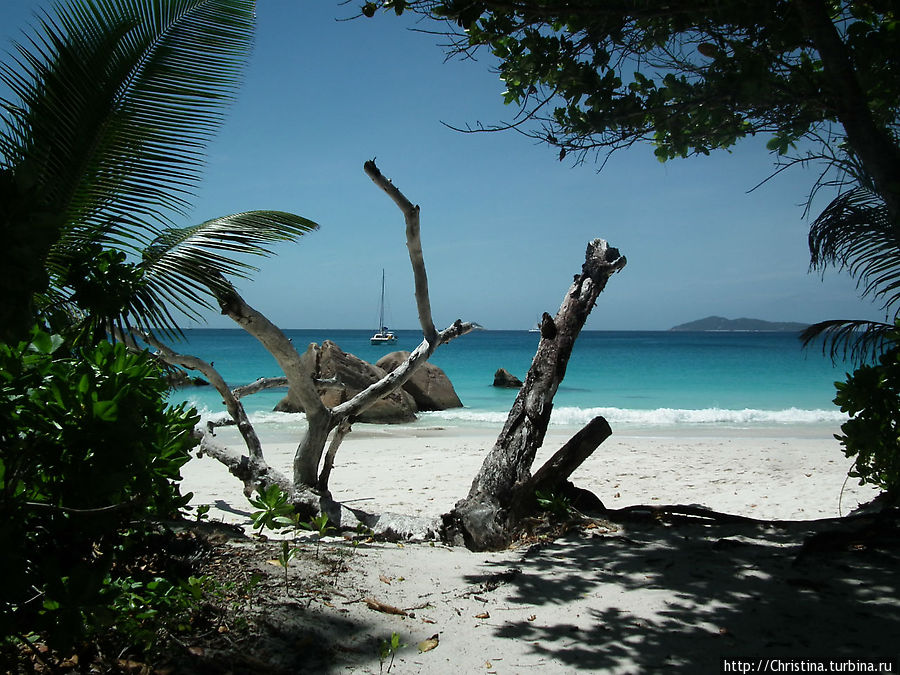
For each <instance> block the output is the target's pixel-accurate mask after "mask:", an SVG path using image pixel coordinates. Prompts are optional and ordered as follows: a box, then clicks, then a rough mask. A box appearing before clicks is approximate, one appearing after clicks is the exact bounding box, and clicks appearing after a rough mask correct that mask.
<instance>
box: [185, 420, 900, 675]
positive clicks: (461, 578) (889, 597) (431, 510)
mask: <svg viewBox="0 0 900 675" xmlns="http://www.w3.org/2000/svg"><path fill="white" fill-rule="evenodd" d="M496 431H497V430H494V429H452V430H448V429H447V430H445V429H439V428H430V429H429V428H419V427H372V426H368V425H357V427H356V428H355V429H354V432H353V433H351V434H350V436H348V438H347V439H346V441H345V442H344V444H343V446H342V448H341V450H340V452H339V454H338V459H337V462H336V465H335V469H334V472H333V474H332V480H331V487H332V492H333V494H334V496H335V498H336V499H338V500H342V501H349V502H351V504H352V505H353V506H355V507H359V508H362V509H365V510H366V511H370V512H380V511H392V512H399V513H412V514H419V515H427V516H437V515H439V514H441V513H444V512H446V511H448V510H449V509H450V508H451V507H452V506H453V504H454V502H455V501H457V500H458V499H461V498H462V497H464V496H465V494H466V493H467V491H468V489H469V485H470V482H471V480H472V477H473V476H474V475H475V473H476V472H477V470H478V468H479V467H480V465H481V462H482V461H483V458H484V456H485V454H486V452H487V451H488V450H489V448H490V447H491V445H492V443H493V440H494V438H495V437H496ZM831 431H832V430H828V429H821V428H818V429H810V428H806V429H803V428H795V429H791V428H784V429H777V430H765V431H761V430H737V429H735V430H722V429H716V430H712V429H709V430H705V431H702V432H695V433H690V434H685V433H684V432H677V433H676V432H672V431H655V432H646V431H645V432H638V431H631V432H628V431H624V432H621V433H617V434H614V435H613V436H612V437H611V438H610V439H608V440H607V441H606V442H605V443H603V444H602V445H601V446H600V448H599V449H598V450H597V452H596V453H595V454H594V456H593V457H591V458H590V459H589V460H588V461H587V462H586V463H585V464H584V465H583V466H582V467H581V468H580V469H579V470H578V471H577V472H576V473H575V474H574V475H573V477H572V480H573V482H574V483H575V484H576V485H577V486H578V487H582V488H586V489H588V490H591V491H592V492H594V493H595V494H596V495H597V496H599V497H600V498H601V499H602V500H603V502H604V503H605V504H606V505H607V506H608V507H621V506H626V505H635V504H649V505H655V504H702V505H704V506H707V507H710V508H712V509H715V510H717V511H722V512H728V513H733V514H740V515H747V516H752V517H755V518H759V519H779V520H782V519H790V520H813V519H818V518H832V517H835V516H838V515H846V514H847V513H848V512H849V511H851V510H852V509H853V508H855V507H856V506H857V504H859V503H862V502H865V501H868V500H869V499H870V498H871V497H872V496H874V492H873V491H872V490H870V489H868V488H861V487H859V486H858V485H857V484H856V481H855V480H852V479H851V480H849V481H847V480H846V472H847V469H848V467H849V461H848V460H846V459H845V458H844V457H843V455H842V453H841V452H840V447H839V445H838V443H837V441H835V440H834V439H833V437H832V436H831ZM229 434H233V430H222V431H220V437H221V439H222V440H225V439H226V438H229ZM569 435H571V432H570V431H568V432H567V431H559V430H555V431H552V432H551V434H550V435H549V437H548V440H547V442H546V443H545V446H544V447H545V449H546V450H545V451H544V452H542V453H541V454H539V457H538V461H537V462H536V464H535V468H537V466H538V465H539V463H540V461H541V457H542V456H549V454H550V453H552V452H553V451H554V450H556V449H557V448H558V447H559V446H560V445H561V444H562V443H563V442H565V440H566V439H567V438H568V436H569ZM281 440H283V439H281ZM264 441H265V439H264ZM265 450H266V457H267V460H268V461H269V462H270V464H273V465H275V466H277V467H279V468H282V469H283V470H285V471H287V470H288V469H289V467H290V459H291V456H292V455H293V451H294V444H293V443H285V442H281V443H275V444H269V445H267V446H266V448H265ZM183 474H184V484H183V490H184V491H192V492H193V493H194V498H193V502H192V503H194V504H211V505H213V508H212V510H211V511H210V517H211V518H212V519H214V520H224V521H226V522H232V523H239V524H242V525H245V526H246V525H247V524H248V523H249V512H250V511H251V510H252V508H251V507H250V505H249V504H248V503H247V501H246V500H245V498H244V497H243V495H242V492H241V485H240V483H239V482H238V481H237V480H236V479H235V478H233V477H232V476H230V475H229V474H228V473H227V471H226V470H225V469H224V468H223V467H222V466H221V465H219V464H218V463H217V462H215V461H214V460H212V459H209V458H203V459H200V460H193V461H191V462H190V463H189V464H188V465H187V466H186V467H185V469H184V470H183ZM816 527H817V526H814V525H804V524H795V525H791V526H786V527H772V526H758V525H744V524H740V525H738V524H732V525H716V526H707V525H696V524H692V525H677V526H671V525H662V524H655V525H649V524H643V525H641V524H628V525H618V526H610V527H603V526H601V527H597V528H595V529H592V530H588V531H586V532H580V533H576V534H570V535H568V536H567V537H565V538H563V539H559V540H557V541H555V542H552V543H544V544H540V545H536V546H523V547H520V548H518V549H515V550H510V551H504V552H499V553H472V552H469V551H467V550H465V549H462V548H448V547H445V546H443V545H440V544H433V543H432V544H429V543H423V544H405V545H403V546H400V545H397V544H389V543H379V544H364V545H362V546H359V547H356V548H353V547H349V546H347V545H345V544H341V543H339V542H340V540H339V539H329V540H327V542H328V544H326V545H330V546H332V547H333V550H337V549H339V548H341V547H342V546H343V547H344V549H345V550H344V554H346V559H347V561H348V567H349V571H348V572H346V573H345V574H344V575H343V576H342V581H341V582H340V583H341V584H342V587H341V588H340V589H337V588H336V589H335V593H334V595H333V596H327V595H326V596H323V597H322V598H321V599H320V600H317V601H316V602H310V603H309V604H308V605H307V603H301V604H302V605H303V607H300V606H299V605H298V607H297V608H296V611H297V612H301V613H304V616H305V617H306V619H308V623H311V625H313V626H314V627H315V626H318V627H320V629H319V632H320V633H323V634H324V635H325V636H327V637H323V638H322V639H323V640H327V641H328V642H329V643H333V644H332V645H331V646H330V647H329V649H328V650H327V651H328V654H330V656H329V657H328V658H327V659H326V660H325V661H319V662H317V665H316V667H315V671H313V670H310V672H323V669H324V671H328V672H358V673H369V672H372V673H374V672H380V670H381V668H382V665H381V664H379V660H378V657H377V654H376V651H377V644H378V643H379V642H380V641H381V640H382V639H385V638H389V637H390V635H391V633H394V632H396V633H398V634H399V635H400V637H401V640H402V642H403V643H404V644H405V645H407V646H406V647H404V648H403V649H401V650H399V652H398V653H397V654H396V657H395V660H394V665H393V668H392V670H391V672H395V673H400V674H402V673H441V674H443V673H452V672H458V673H532V672H540V673H575V672H601V673H645V672H698V673H705V672H709V673H717V672H720V667H721V658H723V657H729V658H731V657H735V658H736V657H754V658H756V657H760V658H763V659H765V658H767V657H776V656H780V657H784V658H789V657H790V658H793V657H796V658H798V659H799V658H804V657H824V656H840V657H841V658H844V659H847V658H850V659H864V658H873V657H889V658H897V657H898V655H900V649H898V643H897V640H896V638H897V636H900V601H898V597H900V564H898V563H900V561H898V558H897V556H896V549H893V550H892V551H889V552H887V553H883V552H881V551H877V550H869V549H866V548H865V547H862V549H861V550H860V551H858V552H856V553H848V552H846V551H842V552H830V553H824V554H821V555H820V554H816V555H805V554H804V555H799V557H798V554H800V551H801V549H800V544H801V543H802V541H803V538H804V536H806V535H808V534H809V533H810V532H813V531H815V529H816ZM364 597H369V598H373V599H375V600H377V601H379V602H381V603H385V604H388V605H392V606H395V607H399V608H403V609H405V610H407V614H408V615H407V616H395V615H390V614H385V613H382V612H377V611H374V610H372V609H370V608H369V607H368V606H367V605H366V603H365V602H362V600H363V598H364ZM286 620H287V619H286ZM314 630H315V628H314ZM432 635H437V636H438V639H439V643H438V646H437V647H436V648H434V649H433V650H430V651H427V652H424V653H423V652H420V651H419V650H418V649H417V648H416V645H417V644H418V643H419V642H420V641H422V640H425V639H426V638H428V637H430V636H432ZM298 640H299V638H298ZM335 645H336V646H335ZM383 667H384V668H385V669H386V668H387V663H385V664H383ZM782 672H789V671H782ZM795 672H797V671H795Z"/></svg>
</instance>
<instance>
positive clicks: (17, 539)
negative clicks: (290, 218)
mask: <svg viewBox="0 0 900 675" xmlns="http://www.w3.org/2000/svg"><path fill="white" fill-rule="evenodd" d="M165 391H166V384H165V381H164V379H163V378H162V376H161V373H160V372H159V369H158V367H157V366H156V365H155V363H154V362H153V361H152V360H151V359H150V358H149V355H147V354H146V353H144V354H133V353H129V352H128V351H127V350H126V349H125V348H124V346H123V345H121V344H117V345H113V344H110V343H108V342H101V343H99V344H97V345H95V346H84V347H72V346H71V345H69V344H67V343H65V342H63V341H62V340H61V339H60V338H59V337H58V336H55V335H50V334H47V333H45V332H42V331H40V330H38V329H35V330H34V331H33V333H32V337H31V340H30V341H27V342H22V343H20V344H18V345H17V346H15V347H11V346H9V345H3V344H0V548H2V550H3V551H4V555H3V556H2V558H0V577H2V578H3V579H4V580H5V581H4V584H3V587H2V591H0V593H2V597H0V632H2V633H4V634H13V633H14V632H22V631H26V630H38V631H44V632H46V633H47V635H48V636H49V637H50V639H51V640H52V641H53V642H54V643H57V644H69V643H71V642H72V641H74V640H76V639H77V638H78V637H79V636H81V635H83V634H84V633H85V631H86V630H87V629H88V627H89V626H90V625H91V623H92V621H93V619H92V618H91V617H92V616H94V614H95V610H96V609H97V608H98V607H100V606H103V605H104V604H106V601H107V599H106V598H104V595H105V594H106V591H105V590H104V584H105V583H106V581H107V579H108V573H109V570H110V569H111V567H112V565H113V563H114V562H115V561H116V560H117V559H118V558H120V557H121V556H123V555H125V554H126V552H127V541H126V540H123V536H125V535H126V534H127V533H128V532H130V531H131V532H133V531H134V528H135V526H136V524H139V522H140V520H141V519H146V518H150V517H170V516H173V515H175V514H176V513H177V511H178V509H179V508H180V507H182V506H183V505H184V504H185V503H186V502H187V500H188V498H189V496H190V495H188V496H187V497H182V496H181V495H180V494H179V489H178V485H177V481H178V480H180V469H181V467H182V466H183V465H184V463H185V462H187V461H188V459H189V454H188V451H189V449H190V448H191V447H193V445H194V444H195V440H194V439H193V437H192V435H191V432H192V430H193V427H194V425H195V424H196V423H197V421H198V420H199V417H198V416H197V415H196V413H195V411H193V410H186V409H185V406H184V405H180V406H177V407H169V406H167V405H166V403H165V402H164V393H165Z"/></svg>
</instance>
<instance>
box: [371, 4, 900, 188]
mask: <svg viewBox="0 0 900 675" xmlns="http://www.w3.org/2000/svg"><path fill="white" fill-rule="evenodd" d="M379 6H380V7H382V8H384V9H385V10H386V11H388V10H391V9H393V10H398V9H401V8H402V9H403V10H405V11H411V12H415V13H418V14H421V15H424V16H427V17H429V18H431V19H434V20H436V21H439V22H441V24H439V25H441V26H442V28H439V29H438V30H444V31H450V35H449V38H450V40H449V42H448V43H447V44H449V45H451V46H450V51H451V53H456V54H463V55H470V54H471V53H472V52H473V51H476V50H479V49H483V50H487V51H489V52H490V53H491V55H492V56H493V57H494V58H495V59H496V60H497V61H498V62H499V65H498V66H497V69H498V71H499V74H500V78H501V79H502V80H503V81H504V82H505V84H506V91H505V92H504V93H503V101H504V102H505V103H506V104H509V105H514V106H516V107H517V108H518V109H519V111H518V112H517V113H516V116H515V122H514V123H512V124H510V125H503V124H501V125H497V127H496V128H515V129H516V130H517V131H519V132H523V133H525V134H527V135H529V136H531V137H533V138H535V139H538V140H541V141H543V142H546V143H548V144H550V145H553V146H557V147H559V148H560V150H561V151H560V153H559V156H560V159H562V158H564V157H566V156H567V154H569V153H573V154H574V155H575V156H576V157H577V158H578V159H579V160H581V159H583V158H584V156H585V154H586V153H590V152H594V151H600V152H605V151H612V150H616V149H619V148H627V147H630V146H631V145H633V144H635V143H641V142H646V143H648V144H650V145H652V146H654V152H655V155H656V156H657V157H658V158H659V159H660V160H662V161H665V160H669V159H672V158H676V157H688V156H691V155H707V154H710V153H711V152H712V151H714V150H717V149H724V148H729V147H731V146H732V145H734V144H735V143H736V142H737V141H739V140H740V139H742V138H745V137H748V136H755V135H765V136H766V137H767V138H768V143H767V147H768V149H769V150H770V151H771V152H772V153H774V154H775V155H776V156H785V155H791V156H792V157H789V158H788V159H787V160H786V161H793V160H806V159H810V158H814V159H821V160H823V161H825V162H827V163H828V164H829V165H837V166H838V167H839V169H840V170H842V171H848V172H850V173H851V175H853V176H858V175H859V174H858V173H857V172H855V171H852V169H853V167H854V159H857V158H858V159H860V160H861V162H862V164H863V165H864V166H865V167H866V169H867V170H868V172H869V173H870V174H871V175H872V176H875V177H876V178H877V174H878V173H880V172H881V170H882V169H881V162H879V161H878V160H874V161H873V158H874V156H875V155H876V154H880V155H881V156H882V158H883V159H884V161H885V162H886V163H887V164H888V165H890V164H891V163H893V165H894V166H896V163H897V162H898V161H900V147H898V143H897V139H898V132H900V125H898V115H900V69H898V68H897V61H896V58H894V55H896V54H898V53H900V30H898V28H897V26H898V25H900V24H898V13H897V6H896V2H891V1H889V0H846V1H844V2H839V3H805V2H804V3H798V2H792V1H791V0H759V1H757V2H745V1H744V0H724V1H722V2H715V3H708V2H696V1H693V0H685V1H683V2H675V3H649V4H648V3H642V2H629V1H626V2H613V3H610V2H607V3H603V2H580V3H577V2H576V3H573V2H568V1H566V0H521V1H519V2H512V3H511V2H506V1H504V0H480V1H479V2H472V1H471V0H408V1H407V2H404V3H402V7H399V6H398V3H395V2H392V1H391V0H381V1H380V2H367V3H366V4H365V5H364V6H363V14H364V15H365V16H372V15H374V14H375V11H376V9H377V8H378V7H379ZM888 55H889V56H888ZM848 64H850V69H851V71H852V72H851V73H849V74H848V73H846V72H845V69H846V68H847V65H848ZM850 111H855V112H852V114H851V113H850ZM856 114H864V115H866V116H867V117H868V118H869V119H870V120H871V122H872V126H871V127H870V128H868V129H867V130H866V132H865V135H868V136H869V137H868V138H867V139H863V138H861V136H862V135H860V136H857V135H855V134H852V132H851V133H849V134H847V133H845V131H844V130H843V129H841V128H840V124H843V123H854V124H855V123H856V120H855V119H854V118H853V116H854V115H856ZM859 128H860V126H859V125H858V124H857V125H856V129H857V130H859ZM844 141H847V142H848V143H847V145H845V144H844ZM807 152H809V153H811V154H810V155H808V154H807ZM841 155H843V157H841ZM853 155H855V156H856V157H851V156H853ZM888 158H890V160H889V161H888ZM888 174H890V176H893V178H890V177H889V175H888ZM881 178H884V179H885V180H879V181H878V182H879V184H880V186H881V187H880V189H882V190H893V191H894V194H895V195H896V193H897V188H896V181H897V173H896V170H895V169H886V170H885V174H883V175H882V176H881Z"/></svg>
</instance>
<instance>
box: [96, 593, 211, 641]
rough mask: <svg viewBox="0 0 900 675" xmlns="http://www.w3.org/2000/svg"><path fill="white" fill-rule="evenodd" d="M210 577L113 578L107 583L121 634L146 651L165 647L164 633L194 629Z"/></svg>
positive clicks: (113, 613) (111, 607)
mask: <svg viewBox="0 0 900 675" xmlns="http://www.w3.org/2000/svg"><path fill="white" fill-rule="evenodd" d="M209 585H210V579H209V578H208V577H193V576H192V577H188V578H187V579H185V580H181V581H175V582H173V581H171V580H169V579H166V578H163V577H154V578H152V579H150V580H148V581H139V580H136V579H133V578H130V577H126V578H123V579H117V580H115V581H110V582H109V583H108V585H107V589H108V591H109V594H110V595H111V596H112V598H113V601H112V603H111V604H110V617H111V618H114V620H115V626H116V629H117V630H118V632H119V634H120V635H121V637H123V638H125V639H127V640H129V641H130V642H131V644H132V646H134V647H137V648H139V649H140V650H141V651H143V652H151V651H154V650H156V649H158V647H159V646H161V644H160V643H161V642H162V640H161V639H160V638H161V636H163V635H165V634H166V633H168V634H177V633H185V632H187V631H189V630H190V628H191V626H192V623H193V621H194V618H195V616H196V614H197V607H198V604H199V603H200V601H201V600H202V598H203V593H204V590H205V589H206V588H207V587H208V586H209Z"/></svg>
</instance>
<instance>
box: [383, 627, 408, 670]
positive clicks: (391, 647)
mask: <svg viewBox="0 0 900 675" xmlns="http://www.w3.org/2000/svg"><path fill="white" fill-rule="evenodd" d="M405 646H406V645H402V644H400V633H391V638H390V640H382V641H381V644H380V645H378V660H379V668H380V670H381V671H382V672H384V671H385V670H387V672H391V668H393V667H394V656H395V655H396V654H397V652H398V651H400V650H401V649H403V647H405ZM388 657H391V660H390V662H388V666H387V668H386V669H385V667H384V662H385V661H386V660H387V658H388Z"/></svg>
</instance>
